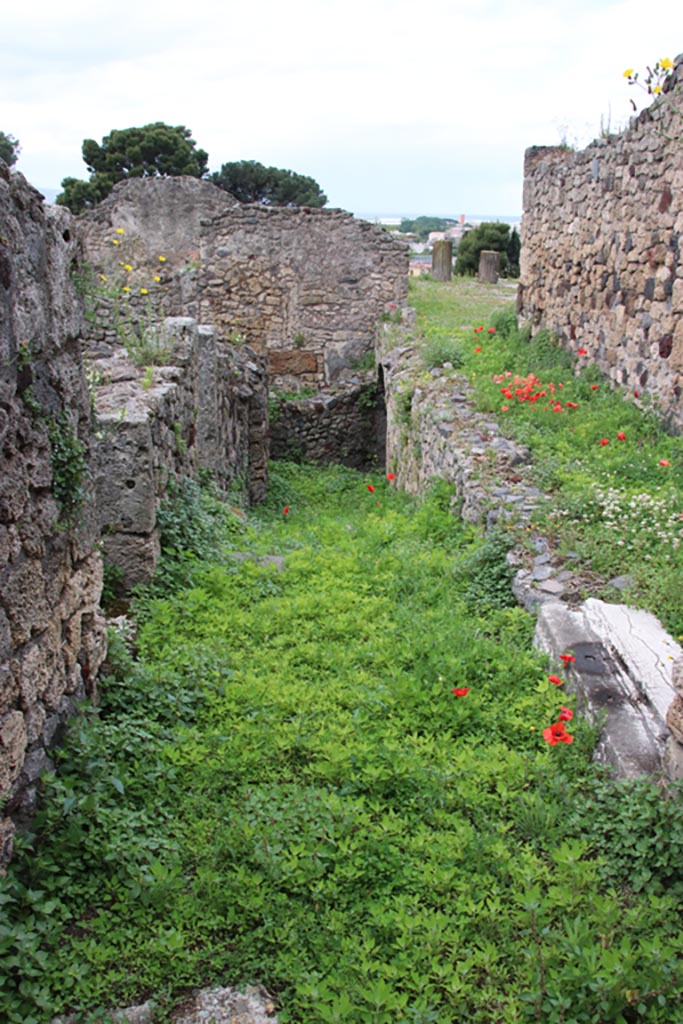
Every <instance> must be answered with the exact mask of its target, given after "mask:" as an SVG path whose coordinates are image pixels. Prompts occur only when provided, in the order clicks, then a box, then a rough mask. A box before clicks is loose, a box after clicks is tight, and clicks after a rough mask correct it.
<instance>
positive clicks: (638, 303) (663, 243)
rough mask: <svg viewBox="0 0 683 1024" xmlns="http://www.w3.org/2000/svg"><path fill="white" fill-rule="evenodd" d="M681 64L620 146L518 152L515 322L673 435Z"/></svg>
mask: <svg viewBox="0 0 683 1024" xmlns="http://www.w3.org/2000/svg"><path fill="white" fill-rule="evenodd" d="M682 137H683V56H681V57H679V58H677V60H676V63H675V69H674V73H673V75H672V76H671V78H670V79H669V81H668V82H667V83H666V86H665V91H664V93H663V95H662V96H660V97H659V98H658V99H657V100H656V101H655V102H654V103H653V104H652V105H651V106H650V107H649V108H647V109H645V110H643V111H642V112H641V113H640V114H639V115H638V116H637V117H636V118H633V119H632V122H631V125H630V127H629V128H628V129H627V130H626V131H624V132H623V133H622V134H620V135H616V136H609V137H608V138H606V139H598V140H596V141H595V142H594V143H592V144H591V145H590V146H588V147H587V148H586V149H584V150H582V151H581V152H573V151H571V150H568V149H562V148H532V149H529V150H527V152H526V156H525V165H524V178H525V180H524V217H523V220H522V260H521V288H520V298H519V311H520V313H521V317H522V318H523V320H525V321H526V322H528V323H530V324H531V326H532V329H533V330H534V331H536V330H538V329H539V328H541V327H546V328H549V329H550V330H551V331H553V332H554V333H555V334H556V335H557V336H558V338H559V339H560V340H561V342H562V344H563V345H564V346H565V347H567V348H568V349H571V350H572V351H574V352H578V350H579V349H585V350H586V355H585V357H583V358H585V359H586V360H590V361H591V362H594V363H595V364H596V365H597V366H598V367H599V368H600V370H601V371H602V372H603V373H604V374H605V375H606V376H607V377H608V378H609V379H610V380H611V381H612V382H614V384H617V385H622V386H623V387H624V388H625V389H627V390H629V391H631V392H632V393H635V392H637V393H638V394H637V395H635V394H634V397H635V399H636V400H637V401H640V402H643V401H652V402H653V403H654V404H655V405H656V407H657V408H658V410H659V412H660V413H661V414H662V415H663V417H665V418H666V419H668V420H669V422H670V423H671V425H672V426H673V427H674V428H675V429H677V430H681V429H683V260H682V258H681V238H682V237H683V146H682V145H681V138H682Z"/></svg>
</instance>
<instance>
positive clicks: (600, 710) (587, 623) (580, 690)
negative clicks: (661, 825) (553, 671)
mask: <svg viewBox="0 0 683 1024" xmlns="http://www.w3.org/2000/svg"><path fill="white" fill-rule="evenodd" d="M534 643H535V645H536V646H537V647H538V648H539V649H540V650H543V651H547V652H548V654H549V655H550V656H551V659H552V660H553V661H554V662H556V666H561V665H562V662H561V660H560V655H561V654H566V653H572V654H574V656H575V659H576V660H575V661H574V662H572V663H570V664H569V666H568V667H567V669H564V668H562V669H561V672H562V675H563V677H564V678H565V679H566V680H567V688H568V690H570V691H571V692H575V693H576V694H577V696H578V698H579V705H580V707H581V710H582V711H583V712H584V713H585V714H586V715H587V717H588V718H589V719H590V720H591V721H592V722H595V723H598V724H602V726H603V728H602V734H601V737H600V741H599V744H598V747H597V749H596V755H595V756H596V758H597V759H598V760H603V761H605V762H607V763H608V764H610V765H611V766H612V768H613V769H614V772H615V774H616V775H617V776H619V777H621V778H634V777H637V776H639V775H650V774H653V773H656V772H658V771H661V770H662V766H663V761H662V759H663V755H664V750H665V742H666V739H667V737H668V735H669V730H668V729H667V726H666V720H665V719H666V712H667V709H668V707H669V705H670V704H671V702H672V700H673V698H674V696H675V690H674V687H673V682H672V668H673V664H674V661H675V660H676V659H677V658H678V657H680V654H681V647H680V645H679V644H678V643H676V641H675V640H673V638H672V637H671V636H670V635H669V634H668V633H667V632H666V630H665V629H664V627H663V626H662V624H661V623H660V622H659V620H658V619H656V618H655V617H654V615H651V614H650V613H649V612H645V611H642V610H639V609H635V608H630V607H628V606H627V605H623V604H607V603H606V602H605V601H599V600H597V599H596V598H589V599H588V600H587V601H585V602H584V603H583V605H581V607H580V608H578V609H575V610H571V609H570V608H568V607H567V606H566V605H565V604H564V603H563V602H561V601H549V602H546V603H545V604H543V605H541V606H540V607H539V610H538V620H537V624H536V635H535V638H534ZM556 666H554V667H556Z"/></svg>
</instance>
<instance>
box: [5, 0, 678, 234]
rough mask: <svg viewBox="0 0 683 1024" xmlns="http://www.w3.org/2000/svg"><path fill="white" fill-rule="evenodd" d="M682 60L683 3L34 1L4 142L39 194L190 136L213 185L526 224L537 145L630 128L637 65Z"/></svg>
mask: <svg viewBox="0 0 683 1024" xmlns="http://www.w3.org/2000/svg"><path fill="white" fill-rule="evenodd" d="M680 52H683V0H657V2H656V3H654V2H653V3H650V4H647V3H643V0H469V2H467V3H465V2H463V0H261V2H260V3H254V2H253V0H252V2H251V3H245V2H240V3H236V2H235V0H232V2H231V0H227V2H225V0H223V2H214V0H202V2H196V3H192V2H190V0H180V2H178V0H164V2H163V3H149V2H147V3H145V2H142V3H137V4H128V3H126V4H114V3H108V4H107V6H106V9H104V8H103V5H102V4H101V3H100V2H99V0H50V2H49V3H47V2H42V0H25V2H23V3H21V2H15V3H12V4H7V5H5V9H4V10H3V14H2V19H1V24H0V130H2V131H5V132H7V133H9V134H12V135H14V136H15V137H16V138H18V139H19V140H20V142H21V155H20V158H19V163H18V165H17V166H18V169H19V170H20V171H22V172H23V173H24V174H25V175H26V177H27V178H28V179H29V181H30V182H31V183H32V184H34V185H36V186H37V187H38V188H58V187H59V185H60V182H61V180H62V178H64V177H66V176H74V177H78V178H87V177H88V173H87V170H86V168H85V164H84V163H83V160H82V158H81V145H82V142H83V139H84V138H93V139H96V140H97V141H98V142H101V140H102V138H103V136H105V135H107V134H108V133H109V132H110V131H111V130H112V129H114V128H129V127H133V126H139V125H144V124H148V123H150V122H152V121H165V122H166V123H168V124H172V125H180V124H182V125H185V126H186V127H187V128H189V129H190V130H191V131H192V135H193V138H194V139H195V140H196V142H197V144H198V146H200V147H201V148H203V149H205V150H207V152H208V154H209V166H210V168H211V170H218V169H219V168H220V166H221V164H222V163H224V162H226V161H230V160H258V161H260V162H261V163H264V164H267V165H274V166H277V167H283V168H288V169H290V170H293V171H297V172H299V173H301V174H308V175H311V176H312V177H314V178H315V179H316V181H318V183H319V184H320V186H321V187H322V188H323V190H324V191H325V193H326V194H327V196H328V200H329V205H331V206H339V207H342V208H344V209H347V210H351V211H352V212H354V213H357V214H360V215H373V214H374V215H390V214H395V215H416V214H440V215H451V216H457V215H459V214H460V213H465V214H470V215H476V214H484V215H491V216H496V215H500V216H505V215H511V216H514V215H518V214H520V213H521V212H522V163H523V156H524V150H525V149H526V148H527V146H532V145H557V144H559V143H560V142H561V141H562V140H563V139H566V141H568V142H569V143H571V144H580V145H585V144H586V143H588V142H590V141H591V139H593V138H595V137H596V136H597V135H599V133H600V128H601V121H602V123H603V124H607V123H609V124H610V125H611V128H612V130H615V129H618V128H619V127H620V126H622V125H624V124H625V123H626V122H627V121H628V117H629V115H630V113H631V107H630V104H629V98H630V97H631V96H633V97H634V98H635V99H637V100H638V101H639V107H640V106H642V105H643V102H645V97H644V95H643V94H640V95H637V91H636V90H634V89H629V87H628V84H627V83H626V80H625V79H624V78H623V71H624V69H625V68H628V67H633V68H636V69H643V68H644V67H645V65H646V64H648V63H654V62H655V61H656V60H658V59H659V58H662V57H670V58H672V59H673V58H674V57H675V56H676V55H677V53H680Z"/></svg>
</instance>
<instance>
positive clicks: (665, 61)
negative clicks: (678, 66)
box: [659, 57, 674, 71]
mask: <svg viewBox="0 0 683 1024" xmlns="http://www.w3.org/2000/svg"><path fill="white" fill-rule="evenodd" d="M659 66H660V67H661V68H663V69H664V71H671V69H672V68H673V66H674V62H673V61H672V60H669V58H668V57H662V59H661V60H660V62H659Z"/></svg>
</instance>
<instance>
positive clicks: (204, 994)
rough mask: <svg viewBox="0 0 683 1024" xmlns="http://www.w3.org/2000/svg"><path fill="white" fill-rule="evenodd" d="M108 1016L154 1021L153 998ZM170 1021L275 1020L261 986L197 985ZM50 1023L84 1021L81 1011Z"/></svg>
mask: <svg viewBox="0 0 683 1024" xmlns="http://www.w3.org/2000/svg"><path fill="white" fill-rule="evenodd" d="M107 1016H108V1017H111V1019H112V1020H114V1021H117V1022H120V1024H153V1022H154V1021H155V1020H156V1017H157V1011H156V1007H155V1003H154V1000H153V999H150V1000H148V1002H146V1003H140V1004H139V1005H138V1006H129V1007H126V1008H125V1009H119V1010H111V1011H110V1012H109V1014H108V1015H107ZM170 1020H172V1021H173V1024H277V1016H276V1014H275V1004H274V1002H273V1000H272V999H271V997H270V996H269V994H268V992H267V991H266V990H265V989H264V988H262V987H261V986H256V985H247V986H245V988H244V991H239V990H238V989H236V988H204V989H198V990H197V991H195V992H193V993H192V994H191V995H190V996H188V997H187V998H186V999H184V1000H183V1001H182V1003H180V1004H179V1005H178V1006H176V1007H175V1009H173V1010H172V1011H171V1017H170ZM52 1024H84V1019H83V1018H82V1017H81V1015H80V1014H69V1015H68V1016H65V1017H53V1019H52Z"/></svg>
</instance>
